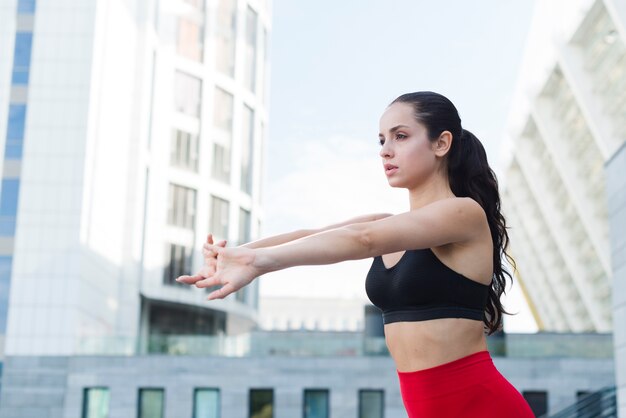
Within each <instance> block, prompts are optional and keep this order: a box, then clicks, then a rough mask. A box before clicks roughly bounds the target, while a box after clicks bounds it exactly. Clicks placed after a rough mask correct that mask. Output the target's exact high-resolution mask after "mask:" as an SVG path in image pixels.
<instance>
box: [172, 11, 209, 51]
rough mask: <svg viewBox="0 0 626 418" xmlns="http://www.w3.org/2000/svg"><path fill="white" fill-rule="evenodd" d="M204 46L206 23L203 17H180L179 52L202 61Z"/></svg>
mask: <svg viewBox="0 0 626 418" xmlns="http://www.w3.org/2000/svg"><path fill="white" fill-rule="evenodd" d="M203 48H204V25H203V24H202V23H201V18H198V19H189V18H184V17H180V18H178V42H177V49H178V53H179V54H180V55H181V56H183V57H185V58H189V59H191V60H194V61H198V62H201V61H202V59H203Z"/></svg>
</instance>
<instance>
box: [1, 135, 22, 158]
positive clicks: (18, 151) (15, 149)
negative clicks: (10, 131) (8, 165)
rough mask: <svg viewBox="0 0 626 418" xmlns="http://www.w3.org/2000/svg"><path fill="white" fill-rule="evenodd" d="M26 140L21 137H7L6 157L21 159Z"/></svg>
mask: <svg viewBox="0 0 626 418" xmlns="http://www.w3.org/2000/svg"><path fill="white" fill-rule="evenodd" d="M23 149H24V141H22V140H21V139H7V142H6V144H5V146H4V158H5V159H7V160H21V159H22V151H23Z"/></svg>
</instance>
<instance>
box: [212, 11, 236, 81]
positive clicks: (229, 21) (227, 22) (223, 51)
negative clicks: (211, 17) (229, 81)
mask: <svg viewBox="0 0 626 418" xmlns="http://www.w3.org/2000/svg"><path fill="white" fill-rule="evenodd" d="M216 13H217V17H216V26H215V52H216V57H215V61H216V66H217V70H218V71H220V72H222V73H224V74H226V75H229V76H231V77H234V76H235V39H236V37H237V1H236V0H218V2H217V11H216Z"/></svg>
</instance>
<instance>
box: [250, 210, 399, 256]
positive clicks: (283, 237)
mask: <svg viewBox="0 0 626 418" xmlns="http://www.w3.org/2000/svg"><path fill="white" fill-rule="evenodd" d="M389 216H392V214H391V213H373V214H370V215H361V216H357V217H354V218H350V219H348V220H347V221H343V222H338V223H336V224H332V225H328V226H326V227H323V228H316V229H298V230H296V231H292V232H287V233H284V234H280V235H274V236H272V237H267V238H263V239H259V240H256V241H253V242H249V243H247V244H243V245H240V247H245V248H265V247H273V246H276V245H280V244H284V243H287V242H291V241H295V240H297V239H300V238H304V237H308V236H309V235H314V234H318V233H320V232H324V231H330V230H331V229H336V228H341V227H343V226H347V225H352V224H356V223H362V222H371V221H376V220H378V219H383V218H387V217H389Z"/></svg>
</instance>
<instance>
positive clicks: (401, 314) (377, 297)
mask: <svg viewBox="0 0 626 418" xmlns="http://www.w3.org/2000/svg"><path fill="white" fill-rule="evenodd" d="M489 289H490V286H487V285H484V284H482V283H478V282H477V281H475V280H471V279H468V278H467V277H465V276H463V275H462V274H460V273H457V272H456V271H454V270H452V269H451V268H449V267H448V266H446V265H445V264H443V263H442V262H441V261H440V260H439V259H438V258H437V256H436V255H435V254H434V253H433V252H432V250H431V249H430V248H426V249H423V250H407V251H406V252H405V253H404V254H403V255H402V257H401V258H400V260H399V261H398V262H397V263H396V265H394V266H393V267H391V268H387V267H385V265H384V264H383V259H382V256H376V257H374V261H373V262H372V266H371V267H370V270H369V272H368V273H367V278H366V279H365V291H366V292H367V296H368V297H369V299H370V301H372V303H373V304H374V305H375V306H376V307H378V308H379V309H380V310H381V311H382V312H383V321H384V323H385V324H389V323H392V322H401V321H426V320H429V319H437V318H468V319H475V320H481V321H482V319H483V315H484V312H485V306H486V304H487V299H488V296H489Z"/></svg>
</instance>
